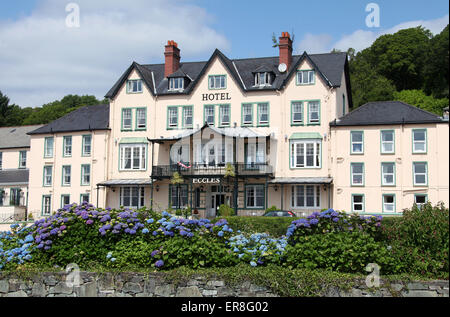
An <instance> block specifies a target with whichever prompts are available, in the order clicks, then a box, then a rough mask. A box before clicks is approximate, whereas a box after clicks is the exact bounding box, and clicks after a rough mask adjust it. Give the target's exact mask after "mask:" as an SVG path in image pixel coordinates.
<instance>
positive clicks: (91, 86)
mask: <svg viewBox="0 0 450 317" xmlns="http://www.w3.org/2000/svg"><path fill="white" fill-rule="evenodd" d="M372 1H373V2H375V3H377V4H378V5H379V7H380V27H379V28H369V27H367V26H366V24H365V19H366V16H367V15H368V14H369V13H368V12H366V11H365V8H366V5H367V4H368V3H370V2H372ZM372 1H362V0H345V1H343V0H341V1H337V0H333V1H329V0H322V1H303V0H296V1H283V0H279V1H273V0H271V1H262V0H260V1H253V0H227V1H217V0H128V1H123V0H95V1H92V0H70V1H64V0H20V1H0V69H2V72H1V73H0V91H2V92H3V93H6V94H7V95H8V96H9V97H10V98H11V101H12V102H14V103H17V104H19V105H21V106H33V107H35V106H40V105H42V104H43V103H46V102H50V101H53V100H55V99H60V98H62V97H63V96H64V95H65V94H68V93H79V94H94V95H96V96H97V97H99V98H101V97H102V96H103V95H104V94H105V93H106V92H107V90H108V89H109V88H110V87H111V86H112V85H113V84H114V82H115V81H116V80H117V78H118V77H119V76H120V75H121V73H123V71H124V70H125V69H126V68H127V67H128V66H129V65H130V64H131V62H132V61H137V62H139V63H143V64H145V63H162V62H163V61H164V56H163V50H164V47H163V46H164V44H165V42H166V41H167V40H175V41H177V42H178V43H179V46H180V48H181V55H182V61H183V60H184V61H196V60H207V59H208V58H209V57H210V55H211V54H212V52H213V50H214V49H215V48H219V49H221V50H222V51H223V52H224V53H225V54H226V55H227V56H228V57H230V58H248V57H262V56H276V55H277V54H278V50H277V49H276V48H272V41H271V38H272V34H273V33H275V34H276V35H277V36H279V35H280V33H281V32H283V31H288V32H290V33H292V32H293V33H294V34H295V43H294V54H301V53H303V51H305V50H306V51H307V52H308V53H326V52H329V51H330V50H331V49H332V48H338V49H341V50H346V49H348V48H349V47H354V48H356V49H357V50H361V49H364V48H365V47H368V46H370V45H371V43H372V42H373V41H374V40H375V39H376V38H377V37H378V36H380V35H382V34H386V33H394V32H396V31H398V30H399V29H402V28H406V27H413V26H418V25H424V26H425V27H427V28H429V29H430V30H431V31H432V32H433V33H438V32H440V31H441V30H442V28H443V27H445V25H447V24H448V13H449V4H448V1H444V0H429V1H406V0H395V1H392V0H391V1H387V0H379V1H376V0H375V1H374V0H372ZM70 2H74V3H77V4H79V6H80V12H81V15H80V18H81V27H80V28H78V29H68V28H67V27H65V25H64V21H65V18H66V16H67V13H66V12H65V5H66V4H67V3H70ZM430 3H431V4H430ZM131 4H132V5H131Z"/></svg>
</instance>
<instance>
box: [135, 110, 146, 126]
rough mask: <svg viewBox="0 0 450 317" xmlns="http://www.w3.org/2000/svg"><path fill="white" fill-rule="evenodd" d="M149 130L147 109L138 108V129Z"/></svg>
mask: <svg viewBox="0 0 450 317" xmlns="http://www.w3.org/2000/svg"><path fill="white" fill-rule="evenodd" d="M146 128H147V109H146V108H137V109H136V129H146Z"/></svg>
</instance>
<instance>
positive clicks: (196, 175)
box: [29, 47, 449, 217]
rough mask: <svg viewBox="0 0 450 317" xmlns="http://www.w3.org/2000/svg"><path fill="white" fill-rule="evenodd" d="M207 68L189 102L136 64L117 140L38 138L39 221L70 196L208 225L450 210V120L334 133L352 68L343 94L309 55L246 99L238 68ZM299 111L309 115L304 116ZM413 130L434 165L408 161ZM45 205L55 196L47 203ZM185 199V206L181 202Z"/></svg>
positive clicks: (112, 111)
mask: <svg viewBox="0 0 450 317" xmlns="http://www.w3.org/2000/svg"><path fill="white" fill-rule="evenodd" d="M166 48H167V47H166ZM256 60H257V59H256ZM166 63H167V60H166ZM206 65H207V67H206V66H205V68H204V69H202V72H201V73H200V75H199V77H198V78H195V86H194V88H193V89H192V91H190V92H189V93H188V94H176V93H163V94H158V92H157V89H159V88H158V85H167V86H168V85H169V81H168V79H167V78H165V79H163V81H162V82H155V77H154V76H155V74H154V72H153V71H150V70H147V73H146V74H145V75H146V76H147V79H145V78H143V77H142V71H139V67H138V66H136V65H134V64H133V65H132V66H131V67H130V72H129V73H128V75H127V77H124V78H122V79H123V80H122V79H121V80H122V81H121V83H120V85H119V86H117V87H116V91H115V93H114V95H113V96H111V97H110V105H109V130H104V131H91V132H87V131H82V132H73V133H55V134H52V135H50V134H39V135H33V136H32V137H31V153H30V156H31V157H30V159H29V167H30V170H31V173H30V185H29V186H30V199H29V211H30V212H31V213H33V215H34V216H36V217H40V216H43V215H45V214H46V212H45V211H47V212H48V210H52V211H54V210H56V209H58V208H60V207H61V206H62V204H63V203H64V200H63V199H62V198H63V195H70V202H71V203H72V202H80V199H81V195H82V194H89V199H90V202H91V203H93V204H94V205H98V206H99V207H112V208H116V207H119V206H125V207H131V208H139V207H142V206H147V207H150V206H151V207H152V208H154V209H156V210H165V209H167V208H174V209H176V208H178V207H192V209H193V210H195V211H196V212H198V214H200V215H201V216H214V215H215V213H216V210H217V207H218V206H219V205H220V204H222V203H226V204H229V205H231V206H232V207H233V208H235V209H236V210H237V212H238V215H262V214H263V213H264V212H265V210H266V209H267V208H269V207H271V206H276V207H277V208H279V209H283V210H293V211H295V212H296V213H297V215H299V216H303V215H307V214H309V213H311V212H313V211H318V210H322V209H327V208H334V209H336V210H345V211H347V212H351V211H356V212H360V213H371V214H401V211H402V210H403V209H404V208H410V207H411V206H412V204H413V202H414V201H415V197H416V196H417V195H419V196H420V195H422V196H424V197H426V199H427V200H429V201H431V202H433V203H437V202H438V201H443V202H444V203H445V204H446V205H447V206H448V184H449V178H448V172H449V170H448V169H449V148H448V134H449V131H448V121H447V123H439V124H437V123H434V124H426V125H423V124H410V125H387V126H383V125H363V126H356V127H354V126H348V127H342V126H332V125H330V122H333V121H334V120H335V119H339V118H341V117H343V116H344V115H346V114H348V113H349V101H350V100H351V97H350V96H348V91H349V90H350V87H347V85H346V83H348V82H349V81H348V76H349V74H348V71H347V70H346V68H344V67H342V69H340V78H341V79H340V83H338V84H334V85H330V83H329V79H328V78H327V77H326V76H322V75H321V73H320V71H319V69H318V67H317V65H315V64H314V63H313V62H312V60H311V59H310V58H303V56H302V58H301V59H299V63H298V64H297V65H296V69H294V70H293V71H292V72H293V75H292V76H291V77H288V78H289V80H286V82H285V84H284V85H283V87H282V88H280V89H273V90H264V89H260V90H257V89H256V90H249V89H247V88H250V87H245V88H246V89H243V88H242V86H245V84H244V80H243V79H242V77H241V75H242V74H240V73H239V72H238V71H237V67H236V64H234V61H233V62H232V64H231V65H233V66H230V65H228V66H227V65H226V64H225V62H224V59H222V58H220V57H219V55H218V54H213V58H212V59H210V61H208V63H206ZM149 66H152V65H149ZM153 66H154V65H153ZM163 66H164V65H163ZM276 66H278V65H276ZM140 67H142V66H140ZM186 67H187V66H186ZM230 67H234V69H235V70H236V71H237V76H236V75H233V74H231V73H230ZM301 71H314V78H315V80H314V82H313V83H309V84H299V83H298V82H297V81H298V79H297V74H298V72H301ZM126 74H127V73H126ZM214 76H225V79H226V85H225V87H223V88H220V89H211V88H210V87H209V81H210V78H213V77H214ZM308 76H309V75H308ZM164 77H167V76H164ZM187 77H189V76H188V75H187ZM148 78H152V79H151V80H150V79H148ZM133 81H138V82H140V84H141V87H142V89H141V90H140V89H138V91H137V92H129V89H128V87H127V85H128V84H129V83H130V82H131V83H133ZM149 81H150V82H149ZM191 84H192V83H191ZM211 99H214V100H211ZM297 103H302V106H301V109H302V122H301V123H299V122H294V120H293V118H294V114H293V112H294V111H293V109H294V105H296V104H297ZM248 104H251V105H252V106H251V107H252V118H251V119H252V120H251V123H250V124H245V122H244V105H246V106H245V107H249V106H247V105H248ZM259 104H263V106H262V107H260V106H259ZM264 105H266V106H267V109H268V113H267V122H265V120H263V121H264V122H259V121H260V118H263V117H262V116H261V117H260V111H259V110H260V109H261V112H263V111H264V110H265V108H264ZM308 105H311V106H308ZM317 105H318V109H319V110H318V112H319V115H318V121H316V122H311V121H314V120H313V117H311V118H310V114H311V113H313V112H314V109H315V108H313V107H317ZM210 106H212V108H213V109H214V120H213V121H214V122H210V124H209V125H205V121H207V120H208V116H207V115H206V111H205V110H206V108H207V107H210ZM224 107H229V108H227V109H229V120H228V124H227V125H226V126H223V125H221V124H220V120H221V116H222V115H224V114H225V116H227V114H226V110H221V109H222V108H224ZM212 108H211V109H212ZM185 109H189V110H191V111H192V113H191V115H190V116H189V115H187V116H186V117H185ZM208 109H209V108H208ZM246 109H247V108H246ZM296 109H300V108H299V107H298V106H297V105H296ZM222 111H224V112H222ZM175 113H176V118H177V119H176V122H175V119H174V118H175ZM187 113H189V112H187ZM188 117H191V118H192V126H190V127H187V126H186V124H185V123H186V122H185V121H186V120H188V119H189V118H188ZM310 119H311V120H310ZM189 120H190V119H189ZM261 120H262V119H261ZM138 121H139V124H138ZM169 122H170V123H171V124H169ZM413 129H426V131H427V152H426V153H425V154H412V152H411V146H412V136H411V133H412V132H411V131H412V130H413ZM353 130H358V131H363V133H364V153H363V154H362V155H352V154H350V146H351V141H350V131H353ZM382 130H383V131H384V130H393V131H394V132H395V153H394V154H380V147H381V143H380V140H381V139H380V133H381V131H382ZM233 133H235V134H233ZM86 134H90V135H92V154H91V155H90V156H89V157H84V156H82V137H83V135H86ZM249 135H250V136H249ZM65 136H71V137H72V140H73V149H72V156H71V157H64V156H63V153H62V151H63V140H64V137H65ZM211 136H213V137H212V138H211ZM255 136H257V137H255ZM48 137H53V138H54V153H53V156H52V157H51V158H45V156H44V148H45V147H44V143H45V140H46V138H48ZM204 139H208V140H206V141H205V142H204ZM216 140H217V142H216ZM208 142H210V143H208ZM256 143H260V145H261V146H260V145H255V144H256ZM182 144H184V145H182ZM221 144H222V145H221ZM179 145H180V146H181V150H180V148H178V146H179ZM174 148H176V149H178V150H177V151H178V152H177V153H178V154H177V155H179V156H178V159H173V157H174V152H175V151H171V149H174ZM186 151H187V153H188V154H186ZM221 151H223V152H221ZM183 153H184V154H183ZM200 153H201V155H200ZM222 153H223V154H222ZM171 155H172V156H171ZM183 155H184V156H183ZM175 156H176V155H175ZM171 158H172V160H171ZM382 162H393V163H395V176H394V177H395V184H394V185H392V186H383V185H382V184H381V179H382V173H381V164H382ZM413 162H426V163H427V165H426V168H427V185H426V186H414V185H413V172H412V169H413ZM226 163H230V164H231V166H233V168H234V170H235V172H237V173H238V175H239V177H235V178H225V177H224V172H225V167H226ZM351 163H363V165H364V173H363V179H364V184H363V185H362V186H352V185H351V184H350V178H351V172H350V168H351ZM82 165H90V167H91V170H90V171H91V175H90V183H89V185H87V186H82V185H81V183H80V179H81V166H82ZM309 165H311V166H310V167H305V166H309ZM45 166H47V167H48V166H52V168H53V180H52V184H51V186H44V178H45V177H44V168H45ZM63 166H71V177H72V181H71V184H70V186H63V185H62V179H63V176H62V170H63ZM255 166H256V167H255ZM300 166H303V167H300ZM175 171H179V172H180V173H181V175H182V177H183V181H184V183H183V184H182V185H181V186H180V187H177V186H172V185H171V181H170V179H171V177H172V176H173V173H174V172H175ZM177 189H178V190H179V191H178V192H177ZM354 195H360V196H363V202H362V205H363V207H362V209H355V208H354V201H353V197H354ZM383 195H393V196H394V201H395V203H394V207H393V210H392V211H385V210H384V209H385V208H384V207H385V205H384V204H383V199H384V196H383ZM425 195H426V196H425ZM46 197H51V199H50V201H46V200H45V199H48V198H46ZM176 200H180V202H176V203H174V201H176ZM391 207H392V206H390V207H389V208H391Z"/></svg>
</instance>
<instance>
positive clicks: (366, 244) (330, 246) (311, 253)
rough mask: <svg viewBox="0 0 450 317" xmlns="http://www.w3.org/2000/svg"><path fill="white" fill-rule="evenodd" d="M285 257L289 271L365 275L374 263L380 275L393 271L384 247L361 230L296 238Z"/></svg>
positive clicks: (390, 258)
mask: <svg viewBox="0 0 450 317" xmlns="http://www.w3.org/2000/svg"><path fill="white" fill-rule="evenodd" d="M285 258H286V261H285V264H284V265H286V266H288V267H289V268H306V269H317V268H320V269H327V270H332V271H337V272H346V273H364V272H365V267H366V266H367V264H369V263H377V264H378V265H379V266H380V267H381V272H382V273H383V274H389V273H395V270H396V268H395V265H394V264H395V260H394V257H393V255H392V252H390V251H389V250H388V248H387V246H386V245H384V243H382V242H376V241H375V240H374V238H373V237H371V236H370V235H369V234H366V233H363V232H360V231H355V232H340V233H326V234H317V235H311V236H302V237H299V238H298V239H297V243H296V244H295V245H293V246H291V245H288V246H287V247H286V253H285Z"/></svg>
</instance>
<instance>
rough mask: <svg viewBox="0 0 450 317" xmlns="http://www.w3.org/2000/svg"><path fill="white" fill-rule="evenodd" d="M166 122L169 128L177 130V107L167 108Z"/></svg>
mask: <svg viewBox="0 0 450 317" xmlns="http://www.w3.org/2000/svg"><path fill="white" fill-rule="evenodd" d="M167 116H168V118H167V120H168V124H169V128H177V127H178V107H169V108H168V110H167Z"/></svg>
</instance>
